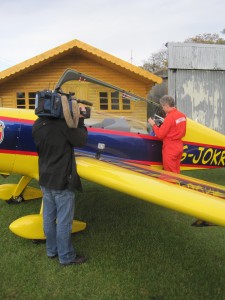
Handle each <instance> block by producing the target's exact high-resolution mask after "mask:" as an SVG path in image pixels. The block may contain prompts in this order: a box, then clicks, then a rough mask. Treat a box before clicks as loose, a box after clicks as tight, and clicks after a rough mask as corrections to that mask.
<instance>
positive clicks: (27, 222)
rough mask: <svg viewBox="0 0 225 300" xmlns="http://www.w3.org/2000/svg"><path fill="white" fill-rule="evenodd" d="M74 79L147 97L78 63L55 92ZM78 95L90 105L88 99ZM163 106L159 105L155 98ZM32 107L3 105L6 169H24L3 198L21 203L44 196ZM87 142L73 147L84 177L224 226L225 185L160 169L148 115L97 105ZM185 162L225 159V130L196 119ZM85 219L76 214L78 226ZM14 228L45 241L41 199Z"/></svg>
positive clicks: (1, 192) (0, 188)
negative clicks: (119, 112) (85, 70)
mask: <svg viewBox="0 0 225 300" xmlns="http://www.w3.org/2000/svg"><path fill="white" fill-rule="evenodd" d="M71 80H79V81H81V80H82V81H86V82H89V83H92V84H97V85H100V86H104V87H106V88H109V89H110V90H113V91H117V92H118V93H122V94H123V97H125V98H127V99H129V100H130V101H133V102H134V103H135V104H136V103H138V102H139V101H145V102H146V101H149V100H146V99H144V98H141V97H139V96H137V95H135V94H133V93H131V92H128V91H125V90H123V89H121V88H119V87H116V86H113V85H111V84H109V83H106V82H103V81H101V80H99V79H96V78H92V77H90V76H89V75H86V74H83V73H80V72H78V71H76V70H71V69H68V70H66V71H65V72H64V74H63V75H62V77H61V79H60V80H59V82H58V84H57V85H56V89H55V91H56V92H58V93H60V92H62V86H63V85H64V84H65V83H66V82H68V81H71ZM77 102H80V103H83V104H87V105H91V103H89V102H88V101H85V100H79V99H77ZM155 105H156V108H157V110H158V106H159V105H158V104H155ZM36 118H37V116H36V115H35V113H34V111H33V110H25V109H13V108H0V174H2V175H3V176H8V175H10V174H20V175H21V179H20V180H19V182H18V183H17V184H2V185H0V199H2V200H5V201H7V202H20V201H22V200H25V201H26V200H31V199H37V198H41V197H42V194H41V191H40V190H39V189H37V188H33V187H31V186H29V183H30V181H31V180H32V179H35V180H38V155H37V152H36V148H35V145H34V142H33V139H32V125H33V123H34V121H35V119H36ZM85 123H86V126H87V129H88V142H87V145H86V146H85V147H83V148H81V149H78V148H76V149H74V152H75V156H76V162H77V170H78V173H79V175H80V177H81V178H83V179H86V180H89V181H92V182H95V183H98V184H101V185H103V186H106V187H109V188H111V189H114V190H117V191H120V192H123V193H126V194H129V195H132V196H134V197H136V198H139V199H141V200H145V201H148V202H152V203H155V204H158V205H161V206H164V207H167V208H169V209H173V210H176V211H179V212H181V213H185V214H188V215H190V216H193V217H196V218H198V219H201V220H205V221H208V222H211V223H213V224H216V225H220V226H225V218H224V216H225V201H224V200H225V187H224V186H220V185H216V184H212V183H209V182H206V181H203V180H198V179H194V178H192V177H188V176H184V175H180V174H174V173H171V172H166V171H164V170H162V156H161V150H162V142H161V141H160V140H159V139H158V138H157V137H155V136H152V135H151V134H149V130H148V129H149V128H148V127H147V125H146V124H145V123H144V122H140V121H137V120H134V119H133V118H126V117H122V118H121V117H118V116H116V115H112V114H110V115H108V114H107V113H105V112H102V111H97V110H95V109H92V110H91V118H90V119H86V120H85ZM183 142H184V153H183V156H182V159H181V168H182V169H184V170H187V169H193V170H194V169H206V168H221V167H224V166H225V136H224V135H223V134H220V133H218V132H216V131H214V130H212V129H209V128H207V127H205V126H203V125H201V124H199V123H196V122H194V121H193V120H191V119H188V121H187V133H186V136H185V137H184V138H183ZM85 227H86V223H85V222H82V221H78V220H74V222H73V229H72V232H78V231H81V230H84V229H85ZM9 228H10V230H11V231H12V232H13V233H14V234H16V235H18V236H20V237H23V238H26V239H31V240H44V239H45V235H44V232H43V217H42V205H41V209H40V213H39V214H33V215H28V216H23V217H21V218H19V219H17V220H15V221H13V222H12V223H11V224H10V226H9Z"/></svg>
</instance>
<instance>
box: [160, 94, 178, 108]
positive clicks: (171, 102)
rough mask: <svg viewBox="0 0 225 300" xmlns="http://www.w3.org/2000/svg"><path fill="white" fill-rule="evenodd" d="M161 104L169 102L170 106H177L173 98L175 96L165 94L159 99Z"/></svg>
mask: <svg viewBox="0 0 225 300" xmlns="http://www.w3.org/2000/svg"><path fill="white" fill-rule="evenodd" d="M159 102H160V104H161V105H164V104H168V105H169V106H170V107H174V106H175V101H174V99H173V97H171V96H168V95H165V96H163V97H162V98H161V99H160V100H159Z"/></svg>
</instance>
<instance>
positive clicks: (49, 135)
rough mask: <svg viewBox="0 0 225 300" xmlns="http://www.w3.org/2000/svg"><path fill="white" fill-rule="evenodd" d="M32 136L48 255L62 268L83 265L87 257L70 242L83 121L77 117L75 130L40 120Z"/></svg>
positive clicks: (84, 136) (55, 121) (57, 121)
mask: <svg viewBox="0 0 225 300" xmlns="http://www.w3.org/2000/svg"><path fill="white" fill-rule="evenodd" d="M82 110H85V108H84V107H83V108H82ZM32 135H33V139H34V142H35V144H36V148H37V152H38V155H39V160H38V165H39V184H40V186H41V190H42V192H43V218H44V233H45V236H46V252H47V256H48V257H49V258H57V257H58V259H59V263H60V264H61V265H64V266H66V265H70V264H81V263H84V262H85V261H86V260H87V259H86V257H84V256H81V255H78V254H77V253H76V252H75V249H74V247H73V245H72V241H71V231H72V222H73V218H74V209H75V190H76V189H78V190H79V189H81V181H80V178H79V175H78V174H77V171H76V162H75V156H74V147H82V146H84V145H85V144H86V141H87V129H86V127H85V125H84V118H83V116H82V115H80V117H79V122H78V126H77V128H69V127H68V126H67V123H66V121H65V119H60V118H55V119H54V118H50V117H39V118H38V119H37V120H36V121H35V123H34V125H33V128H32Z"/></svg>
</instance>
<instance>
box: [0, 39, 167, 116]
mask: <svg viewBox="0 0 225 300" xmlns="http://www.w3.org/2000/svg"><path fill="white" fill-rule="evenodd" d="M68 68H70V69H74V70H77V71H79V72H82V73H85V74H87V75H89V76H91V77H94V78H97V79H100V80H102V81H105V82H108V83H110V84H112V85H115V86H118V87H120V88H122V89H124V90H127V91H130V92H132V93H134V94H137V95H139V96H141V97H143V98H146V97H147V94H148V92H149V90H150V89H151V88H152V87H153V86H154V85H155V84H156V83H161V81H162V80H161V78H160V77H158V76H156V75H154V74H152V73H150V72H148V71H145V70H143V69H141V68H139V67H136V66H134V65H132V64H130V63H128V62H125V61H123V60H121V59H118V58H116V57H114V56H112V55H110V54H108V53H105V52H103V51H101V50H99V49H97V48H94V47H92V46H90V45H88V44H85V43H83V42H81V41H78V40H73V41H71V42H68V43H66V44H63V45H61V46H59V47H56V48H54V49H52V50H49V51H47V52H45V53H43V54H41V55H38V56H35V57H33V58H31V59H29V60H26V61H24V62H22V63H20V64H18V65H15V66H13V67H11V68H9V69H7V70H5V71H2V72H0V105H2V106H3V107H20V105H19V104H18V95H20V96H21V95H22V96H21V99H19V103H21V107H23V101H25V103H26V105H25V107H23V108H33V105H34V94H35V93H36V92H37V91H39V90H43V89H50V90H53V89H54V88H55V85H56V84H57V82H58V80H59V78H60V77H61V75H62V74H63V73H64V71H65V70H66V69H68ZM73 87H74V88H75V89H76V90H75V92H76V95H77V97H82V98H83V97H85V96H86V97H88V98H89V100H90V101H92V102H93V103H94V106H96V107H97V108H98V105H99V103H98V101H99V100H98V97H97V94H98V92H99V89H98V88H96V87H93V88H91V87H90V85H89V86H86V90H85V88H84V86H81V85H80V84H79V83H78V82H77V83H76V84H74V85H71V84H70V83H68V84H67V87H66V89H67V90H69V89H70V90H71V88H73ZM87 89H88V90H87ZM23 97H24V98H23ZM28 98H29V101H30V102H27V99H28ZM90 98H91V99H90ZM24 99H25V100H24ZM138 105H139V106H140V109H138V111H139V112H138V114H139V117H140V118H141V119H143V118H144V117H145V118H146V104H145V103H144V102H140V104H138Z"/></svg>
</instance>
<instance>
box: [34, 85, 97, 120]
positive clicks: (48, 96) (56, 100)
mask: <svg viewBox="0 0 225 300" xmlns="http://www.w3.org/2000/svg"><path fill="white" fill-rule="evenodd" d="M74 95H75V93H63V92H62V91H61V90H60V89H59V88H58V89H56V90H54V91H50V90H43V91H39V92H37V93H36V97H35V114H36V115H37V116H39V117H49V118H55V119H64V118H65V109H64V108H65V104H64V105H63V101H64V102H67V104H66V105H67V107H68V110H69V111H70V114H71V116H72V117H73V115H74V110H73V107H75V105H77V104H79V103H81V104H84V105H85V110H84V111H83V110H82V109H81V108H79V113H80V115H82V116H83V117H84V118H85V119H88V118H90V116H91V108H90V107H89V106H92V105H93V104H92V103H91V102H89V101H87V100H80V99H77V98H75V97H74ZM65 99H66V101H65Z"/></svg>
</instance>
